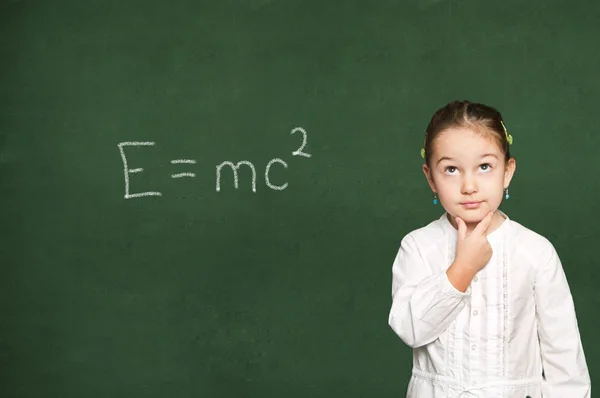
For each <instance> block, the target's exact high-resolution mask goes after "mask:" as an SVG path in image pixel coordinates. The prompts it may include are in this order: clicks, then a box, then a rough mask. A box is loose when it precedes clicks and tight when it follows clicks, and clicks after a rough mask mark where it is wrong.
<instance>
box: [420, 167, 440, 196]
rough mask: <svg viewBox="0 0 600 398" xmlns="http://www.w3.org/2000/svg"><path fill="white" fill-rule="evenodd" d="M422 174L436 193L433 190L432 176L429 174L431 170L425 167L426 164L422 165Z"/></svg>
mask: <svg viewBox="0 0 600 398" xmlns="http://www.w3.org/2000/svg"><path fill="white" fill-rule="evenodd" d="M423 174H425V178H426V179H427V183H428V184H429V187H430V188H431V190H432V191H433V192H437V190H436V189H435V182H434V181H433V175H432V174H431V170H430V169H429V167H428V166H427V164H424V165H423Z"/></svg>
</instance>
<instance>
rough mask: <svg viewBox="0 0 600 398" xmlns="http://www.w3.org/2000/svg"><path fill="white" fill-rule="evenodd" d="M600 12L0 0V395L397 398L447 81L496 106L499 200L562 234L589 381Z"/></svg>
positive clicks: (453, 4) (539, 7) (556, 4)
mask: <svg viewBox="0 0 600 398" xmlns="http://www.w3.org/2000/svg"><path fill="white" fill-rule="evenodd" d="M599 17H600V3H598V2H597V1H592V0H589V1H577V2H570V1H558V0H554V1H552V0H533V1H528V2H523V1H517V0H502V1H485V2H484V1H478V0H413V1H389V0H382V1H366V0H363V1H329V2H326V1H316V0H247V1H241V0H239V1H231V0H219V1H217V0H213V1H190V0H172V1H157V0H147V1H135V0H132V1H117V0H104V1H85V0H78V1H73V0H71V1H69V0H56V1H24V0H20V1H18V0H10V1H8V0H0V208H1V211H0V214H1V217H0V225H1V226H2V239H0V261H1V268H0V269H1V274H0V396H2V397H3V398H4V397H6V398H17V397H19V398H30V397H32V398H33V397H36V398H37V397H39V398H42V397H61V398H70V397H73V398H75V397H76V398H80V397H87V398H96V397H98V398H100V397H113V398H117V397H127V398H131V397H143V398H146V397H161V398H162V397H170V398H179V397H236V398H242V397H252V398H254V397H257V398H258V397H260V398H267V397H281V396H287V397H302V398H304V397H328V398H330V397H344V398H349V397H401V396H403V395H404V393H405V390H406V384H407V382H408V378H409V376H410V369H411V352H410V350H409V349H408V348H407V347H405V346H404V345H403V343H402V342H401V341H400V340H399V339H398V338H397V337H396V336H395V334H394V333H393V331H392V330H391V328H389V326H388V324H387V320H388V312H389V308H390V305H391V265H392V261H393V258H394V256H395V254H396V251H397V250H398V246H399V244H400V241H401V239H402V237H403V236H404V235H405V234H407V233H408V232H410V231H411V230H414V229H416V228H419V227H421V226H423V225H426V224H427V223H429V222H431V221H432V220H434V219H436V218H438V217H439V216H440V215H441V213H442V211H443V209H442V208H441V207H440V206H439V205H438V206H434V205H433V204H432V193H431V190H430V189H429V187H428V185H427V182H426V180H425V177H424V175H423V173H422V171H421V166H422V159H421V157H420V149H421V146H422V142H423V137H424V130H425V127H426V125H427V123H428V121H429V118H430V117H431V115H432V114H433V112H434V111H435V109H437V108H438V107H440V106H442V105H444V104H445V103H447V102H449V101H451V100H454V99H469V100H473V101H478V102H483V103H487V104H490V105H493V106H495V107H497V108H498V109H500V111H501V112H502V113H503V116H504V119H505V123H506V125H507V128H508V129H509V130H510V131H511V134H512V135H513V137H514V143H513V145H512V146H511V152H512V154H513V155H514V156H515V158H516V159H517V171H516V174H515V177H514V179H513V181H512V184H511V188H510V193H511V198H510V200H508V201H505V203H503V204H502V207H501V209H502V210H503V211H504V212H506V213H507V214H508V215H509V216H510V217H511V218H512V219H513V220H515V221H518V222H520V223H522V224H523V225H525V226H527V227H528V228H531V229H533V230H534V231H536V232H538V233H541V234H542V235H544V236H546V237H547V238H549V239H550V240H551V242H552V243H553V244H554V245H555V247H556V248H557V250H558V252H559V254H560V256H561V260H562V261H563V264H564V266H565V270H566V272H567V276H568V279H569V282H570V284H571V288H572V291H573V296H574V299H575V304H576V307H577V310H578V318H579V324H580V331H581V334H582V339H583V343H584V349H585V351H586V355H587V357H588V364H589V367H590V373H591V376H592V380H593V381H594V382H595V381H598V380H600V348H598V347H599V346H598V345H597V344H596V342H595V340H594V337H595V335H596V333H597V330H598V328H599V327H600V324H599V321H598V318H597V315H598V307H599V306H600V296H599V295H598V288H597V286H598V285H599V284H600V276H599V275H600V271H599V268H598V263H597V260H596V257H594V256H593V252H592V250H591V249H593V248H594V247H595V246H596V245H597V238H598V236H599V233H600V228H599V227H598V223H597V221H596V220H595V214H596V204H597V200H598V198H599V194H600V189H599V188H600V180H599V179H598V178H597V176H598V174H599V172H600V157H599V156H598V155H599V152H598V147H599V145H600V135H599V134H598V131H600V119H599V118H598V117H597V113H598V112H597V107H598V104H597V100H598V98H599V95H600V75H599V74H598V70H600V52H599V51H598V38H599V37H600V28H599V27H598V26H599V25H598V19H599ZM240 162H241V163H240ZM234 170H235V172H236V173H237V188H236V186H235V181H236V180H235V179H234V177H235V173H234Z"/></svg>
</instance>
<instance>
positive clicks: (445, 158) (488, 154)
mask: <svg viewBox="0 0 600 398" xmlns="http://www.w3.org/2000/svg"><path fill="white" fill-rule="evenodd" d="M486 156H493V157H495V158H496V159H498V156H496V154H494V153H484V154H483V155H481V158H482V159H483V158H485V157H486ZM442 160H454V159H453V158H450V157H448V156H442V157H441V158H440V159H439V160H438V161H437V164H440V162H441V161H442Z"/></svg>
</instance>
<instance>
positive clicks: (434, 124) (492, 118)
mask: <svg viewBox="0 0 600 398" xmlns="http://www.w3.org/2000/svg"><path fill="white" fill-rule="evenodd" d="M451 127H472V128H474V129H475V131H476V132H478V133H480V134H485V135H487V136H490V138H491V139H493V140H494V142H496V144H498V147H499V148H500V150H501V151H502V153H504V162H505V163H507V162H508V160H509V159H510V149H509V143H508V139H507V137H506V133H505V131H504V126H503V125H502V115H501V114H500V112H498V110H496V109H495V108H493V107H491V106H488V105H483V104H479V103H475V102H470V101H452V102H450V103H448V104H447V105H445V106H444V107H442V108H440V109H438V110H437V111H436V112H435V113H434V115H433V117H432V118H431V121H430V122H429V125H428V126H427V130H426V131H425V147H424V148H425V162H426V163H427V166H429V167H431V164H430V162H431V160H432V158H431V154H432V153H433V143H434V141H435V139H436V137H437V136H438V135H439V134H440V133H441V132H443V131H444V130H446V129H448V128H451Z"/></svg>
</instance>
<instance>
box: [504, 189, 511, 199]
mask: <svg viewBox="0 0 600 398" xmlns="http://www.w3.org/2000/svg"><path fill="white" fill-rule="evenodd" d="M504 190H505V191H506V196H505V198H506V199H508V198H510V195H509V194H508V188H504Z"/></svg>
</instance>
